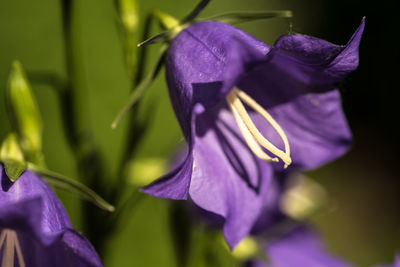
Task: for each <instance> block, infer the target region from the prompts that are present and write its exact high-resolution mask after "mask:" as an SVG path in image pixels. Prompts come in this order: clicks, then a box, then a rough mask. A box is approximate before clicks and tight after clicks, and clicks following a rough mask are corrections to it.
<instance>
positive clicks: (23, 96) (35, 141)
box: [6, 61, 42, 162]
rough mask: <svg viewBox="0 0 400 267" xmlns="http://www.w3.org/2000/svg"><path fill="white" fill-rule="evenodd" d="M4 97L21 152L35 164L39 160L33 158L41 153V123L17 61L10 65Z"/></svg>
mask: <svg viewBox="0 0 400 267" xmlns="http://www.w3.org/2000/svg"><path fill="white" fill-rule="evenodd" d="M6 97H7V98H6V101H7V107H8V111H9V115H10V118H11V124H12V126H13V128H14V130H15V131H16V132H17V135H18V138H19V144H20V145H21V148H22V151H23V152H24V154H25V155H26V157H27V159H28V160H29V161H36V162H37V161H39V160H36V159H35V158H40V157H41V156H39V155H41V151H42V121H41V117H40V113H39V107H38V105H37V103H36V100H35V97H34V95H33V92H32V89H31V87H30V85H29V83H28V81H27V78H26V76H25V73H24V71H23V69H22V65H21V63H19V62H18V61H14V62H13V63H12V66H11V73H10V76H9V78H8V86H7V93H6ZM40 161H42V159H40Z"/></svg>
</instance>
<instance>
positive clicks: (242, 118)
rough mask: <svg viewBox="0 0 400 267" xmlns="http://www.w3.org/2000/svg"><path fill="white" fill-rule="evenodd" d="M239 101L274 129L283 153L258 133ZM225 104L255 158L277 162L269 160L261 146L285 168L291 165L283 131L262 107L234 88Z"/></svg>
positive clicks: (287, 143)
mask: <svg viewBox="0 0 400 267" xmlns="http://www.w3.org/2000/svg"><path fill="white" fill-rule="evenodd" d="M240 99H242V100H243V101H244V102H245V103H246V104H247V105H249V106H250V107H251V108H252V109H254V111H256V112H257V113H259V114H260V115H261V116H262V117H263V118H264V119H265V120H266V121H267V122H268V123H269V124H270V125H271V126H272V127H273V128H274V129H275V131H276V132H277V133H278V135H279V137H280V138H281V139H282V141H283V144H284V146H285V152H283V151H282V150H280V149H279V148H277V147H276V146H275V145H273V144H272V143H271V142H270V141H268V140H267V139H266V138H265V137H264V136H263V135H262V134H261V133H260V131H259V130H258V129H257V127H256V126H255V124H254V122H253V121H252V120H251V118H250V116H249V114H248V112H247V110H246V108H245V107H244V105H243V103H242V102H241V101H240ZM226 102H227V103H228V106H229V108H230V109H231V111H232V113H233V116H234V118H235V121H236V123H237V124H238V127H239V129H240V132H241V133H242V135H243V137H244V139H245V140H246V143H247V145H248V146H249V148H250V149H251V150H252V151H253V153H254V154H255V155H256V156H258V157H259V158H261V159H262V160H265V161H267V162H271V161H274V162H276V161H278V159H277V158H271V157H270V156H268V155H267V154H266V153H265V152H264V151H263V150H262V149H261V147H260V146H259V145H261V146H263V147H264V148H265V149H267V150H268V151H269V152H271V153H272V154H274V155H276V156H277V157H279V158H281V159H282V161H283V162H284V163H285V166H284V167H285V168H286V167H287V166H288V165H290V164H291V163H292V159H291V158H290V147H289V142H288V140H287V137H286V135H285V133H284V131H283V130H282V128H281V127H280V125H279V124H278V123H277V122H276V121H275V120H274V119H273V118H272V116H271V115H270V114H269V113H268V112H267V111H266V110H265V109H264V108H263V107H261V106H260V105H259V104H258V103H257V102H256V101H255V100H254V99H252V98H251V97H250V96H249V95H247V94H246V93H245V92H243V91H241V90H239V89H238V88H236V87H235V88H233V89H232V90H231V91H230V92H229V94H228V95H227V96H226ZM257 142H258V143H257Z"/></svg>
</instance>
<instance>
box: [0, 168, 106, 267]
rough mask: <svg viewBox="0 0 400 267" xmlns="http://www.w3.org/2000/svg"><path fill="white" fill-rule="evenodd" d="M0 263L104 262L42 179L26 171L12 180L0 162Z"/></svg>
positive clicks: (96, 266)
mask: <svg viewBox="0 0 400 267" xmlns="http://www.w3.org/2000/svg"><path fill="white" fill-rule="evenodd" d="M16 263H18V264H16ZM0 266H2V267H3V266H20V267H24V266H29V267H47V266H49V267H50V266H51V267H53V266H57V267H63V266H65V267H67V266H68V267H69V266H76V267H89V266H90V267H100V266H103V265H102V264H101V262H100V259H99V257H98V255H97V253H96V251H95V250H94V249H93V247H92V246H91V245H90V243H89V241H87V240H86V239H85V238H84V237H83V236H82V235H81V234H79V233H78V232H77V231H75V230H74V229H72V227H71V224H70V222H69V219H68V216H67V214H66V212H65V210H64V208H63V206H62V204H61V203H60V201H59V200H58V199H57V197H56V195H55V194H54V192H53V191H52V190H51V188H50V187H49V186H48V185H47V184H46V183H45V182H44V181H43V180H42V179H40V178H39V177H38V176H36V175H35V174H34V173H32V172H30V171H25V172H24V173H23V174H22V175H21V176H20V178H18V180H16V181H15V182H14V183H13V182H11V180H10V179H9V178H8V177H7V175H6V173H5V171H4V168H3V166H2V165H0Z"/></svg>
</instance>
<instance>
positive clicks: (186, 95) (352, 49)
mask: <svg viewBox="0 0 400 267" xmlns="http://www.w3.org/2000/svg"><path fill="white" fill-rule="evenodd" d="M363 28H364V20H363V21H362V23H361V26H360V27H359V28H358V29H357V31H356V32H355V33H354V35H353V36H352V37H351V39H350V41H349V42H348V44H347V45H345V46H337V45H334V44H331V43H328V42H326V41H324V40H320V39H317V38H313V37H309V36H305V35H299V34H290V35H284V36H282V37H281V38H280V39H279V40H278V41H277V42H276V43H275V45H274V46H273V47H270V46H268V45H267V44H264V43H262V42H261V41H259V40H257V39H255V38H254V37H252V36H250V35H248V34H247V33H245V32H243V31H241V30H239V29H237V28H235V27H232V26H230V25H227V24H223V23H219V22H212V21H207V22H199V23H195V24H193V25H191V26H189V27H188V28H186V29H184V30H182V31H181V32H180V33H179V35H178V36H177V37H176V38H175V39H174V40H173V41H172V42H171V45H170V48H169V51H168V55H167V59H166V78H167V82H168V88H169V93H170V97H171V101H172V105H173V108H174V110H175V114H176V116H177V118H178V121H179V123H180V126H181V128H182V131H183V134H184V136H185V139H186V141H187V142H188V146H189V149H188V153H187V155H186V157H185V159H184V161H183V162H182V163H181V164H180V165H179V166H178V167H177V168H176V169H175V170H173V171H172V172H170V173H169V174H167V175H166V176H164V177H162V178H161V179H159V180H157V181H156V182H154V183H152V184H151V185H149V186H148V187H146V188H144V189H143V191H144V192H146V193H148V194H151V195H153V196H157V197H163V198H171V199H186V198H187V197H188V195H190V197H191V198H192V200H193V201H194V202H195V203H196V204H197V205H198V206H199V207H201V208H203V209H205V210H207V211H210V212H213V213H215V214H218V215H220V216H222V217H223V218H224V219H225V223H224V229H223V231H224V235H225V238H226V240H227V242H228V244H229V245H230V246H231V247H234V246H235V245H236V244H237V243H238V242H239V241H240V240H241V239H242V238H243V237H244V236H246V235H247V234H248V233H249V231H250V229H251V228H252V226H253V224H254V222H255V220H256V219H257V218H258V216H259V214H260V211H261V209H262V205H263V204H262V203H264V198H265V197H266V196H267V191H268V188H269V186H270V183H271V179H272V176H273V173H274V172H275V171H277V170H282V169H283V167H287V166H288V165H290V164H291V165H290V167H289V168H293V167H295V168H315V167H318V166H320V165H321V164H324V163H326V162H328V161H331V160H333V159H335V158H337V157H339V156H340V155H342V154H343V153H345V152H346V151H347V150H348V148H349V145H350V143H351V132H350V130H349V127H348V125H347V122H346V119H345V116H344V114H343V111H342V108H341V101H340V95H339V92H338V90H337V89H336V84H337V82H339V81H341V80H342V79H343V78H344V77H345V76H346V75H347V74H348V73H349V72H351V71H353V70H354V69H355V68H356V67H357V65H358V46H359V42H360V39H361V35H362V32H363ZM243 102H244V103H245V104H246V105H247V108H246V107H245V105H243ZM264 148H265V149H264ZM277 161H282V162H283V164H282V163H277Z"/></svg>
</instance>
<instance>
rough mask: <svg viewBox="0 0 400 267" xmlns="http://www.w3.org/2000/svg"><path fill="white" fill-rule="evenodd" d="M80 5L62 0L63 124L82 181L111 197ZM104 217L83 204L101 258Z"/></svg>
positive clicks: (86, 227) (86, 228) (89, 233)
mask: <svg viewBox="0 0 400 267" xmlns="http://www.w3.org/2000/svg"><path fill="white" fill-rule="evenodd" d="M77 3H78V2H77V1H74V0H61V4H62V8H63V9H62V16H63V17H62V19H63V32H64V41H65V60H66V70H67V80H68V82H67V84H66V86H65V88H64V90H62V92H61V94H60V97H61V105H62V114H63V122H64V127H65V132H66V134H67V139H68V142H69V144H70V146H71V148H72V151H73V153H74V155H75V159H76V161H77V166H78V174H79V177H80V179H82V180H84V182H85V184H87V185H88V186H89V187H90V188H91V189H93V190H94V191H96V192H98V193H99V194H100V195H102V196H107V194H106V193H107V192H106V190H105V187H104V186H102V181H104V170H103V167H102V166H103V162H102V159H101V156H100V153H99V151H98V148H97V145H96V144H95V142H94V141H93V140H94V138H93V132H92V129H91V123H90V116H89V110H88V92H87V87H86V84H85V77H84V73H85V71H84V68H83V60H82V55H81V53H82V51H81V50H80V40H79V32H76V31H74V30H76V29H77V27H76V26H79V25H78V22H79V21H77V20H78V19H79V16H78V15H76V14H75V11H76V10H77V8H76V4H77ZM104 215H105V214H104V213H102V212H101V211H99V210H97V209H96V208H94V207H93V206H92V205H90V204H87V203H83V209H82V216H83V222H84V231H85V233H86V235H87V237H88V238H89V239H90V240H91V241H92V243H93V245H94V246H95V247H96V249H98V252H99V254H101V250H102V249H103V245H104V241H105V239H106V238H107V235H106V234H105V233H107V231H105V229H104V225H103V224H102V222H104V221H105V220H104Z"/></svg>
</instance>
